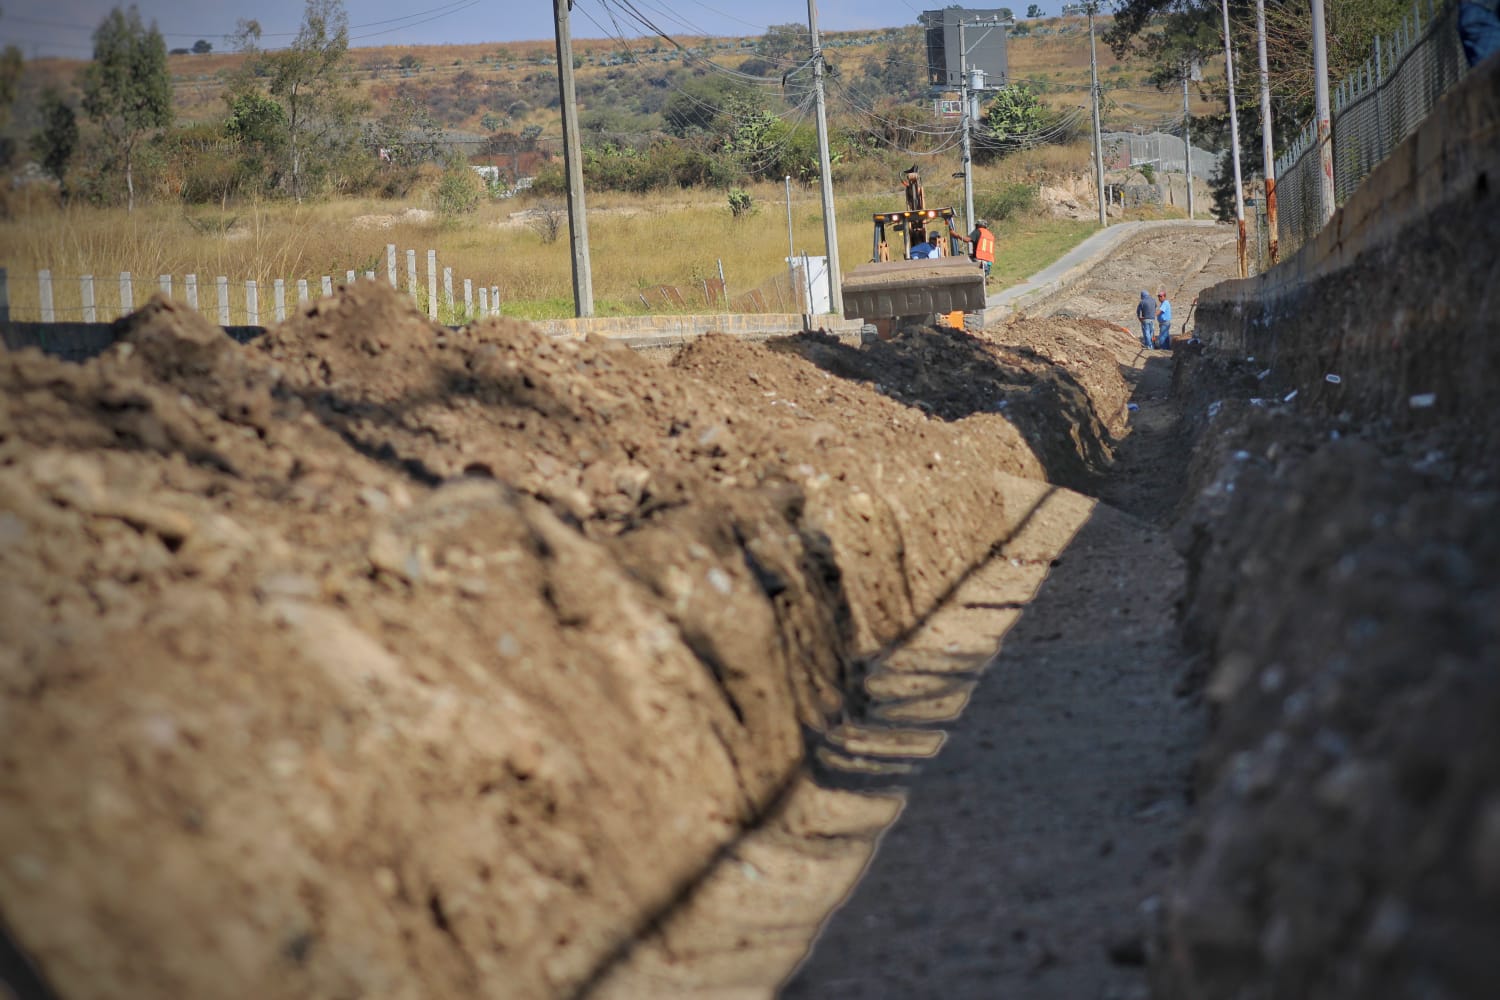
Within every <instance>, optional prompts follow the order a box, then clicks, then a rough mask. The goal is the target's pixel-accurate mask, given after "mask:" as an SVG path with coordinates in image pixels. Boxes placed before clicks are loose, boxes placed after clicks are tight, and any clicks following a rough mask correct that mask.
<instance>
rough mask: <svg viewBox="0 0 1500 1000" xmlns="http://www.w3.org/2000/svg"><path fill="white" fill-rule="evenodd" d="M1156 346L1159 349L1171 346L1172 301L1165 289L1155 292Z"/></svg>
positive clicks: (1165, 349) (1167, 348)
mask: <svg viewBox="0 0 1500 1000" xmlns="http://www.w3.org/2000/svg"><path fill="white" fill-rule="evenodd" d="M1156 347H1157V350H1161V351H1168V350H1171V348H1172V302H1171V300H1169V299H1168V298H1167V293H1166V291H1165V290H1161V291H1158V292H1157V293H1156Z"/></svg>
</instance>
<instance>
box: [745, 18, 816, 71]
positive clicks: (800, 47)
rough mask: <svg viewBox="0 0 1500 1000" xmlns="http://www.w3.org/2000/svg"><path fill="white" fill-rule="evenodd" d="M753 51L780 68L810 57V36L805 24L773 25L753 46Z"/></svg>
mask: <svg viewBox="0 0 1500 1000" xmlns="http://www.w3.org/2000/svg"><path fill="white" fill-rule="evenodd" d="M755 51H757V52H759V53H760V54H761V55H762V56H764V57H765V58H767V59H769V60H771V61H772V62H774V63H776V64H778V65H780V66H787V65H793V64H796V63H800V62H802V60H804V59H806V58H808V57H809V56H811V55H812V34H811V33H810V32H809V31H808V30H807V25H805V24H796V23H792V24H773V25H771V26H770V27H769V28H767V29H766V33H765V34H764V35H762V36H761V38H760V41H759V42H757V43H756V44H755Z"/></svg>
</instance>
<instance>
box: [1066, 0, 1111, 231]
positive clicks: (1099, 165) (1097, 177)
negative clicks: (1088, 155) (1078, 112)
mask: <svg viewBox="0 0 1500 1000" xmlns="http://www.w3.org/2000/svg"><path fill="white" fill-rule="evenodd" d="M1098 9H1099V0H1088V2H1087V3H1073V4H1064V5H1063V9H1062V12H1063V13H1064V14H1082V13H1087V14H1088V16H1089V78H1090V80H1091V81H1092V83H1091V87H1092V93H1091V97H1092V100H1091V101H1090V102H1089V103H1090V104H1092V105H1093V109H1094V184H1095V185H1096V186H1097V187H1098V188H1099V225H1101V226H1107V225H1109V217H1108V216H1107V215H1106V214H1105V210H1104V138H1103V132H1102V131H1101V129H1100V127H1099V59H1098V56H1097V54H1096V52H1095V49H1094V13H1095V12H1096V11H1097V10H1098Z"/></svg>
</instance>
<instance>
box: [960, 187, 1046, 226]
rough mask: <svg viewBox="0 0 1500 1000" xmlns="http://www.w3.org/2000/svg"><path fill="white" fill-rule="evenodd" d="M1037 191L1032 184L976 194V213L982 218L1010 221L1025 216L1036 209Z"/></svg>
mask: <svg viewBox="0 0 1500 1000" xmlns="http://www.w3.org/2000/svg"><path fill="white" fill-rule="evenodd" d="M1036 202H1037V189H1036V188H1034V187H1032V186H1031V185H1030V184H1007V185H1005V186H1004V187H1002V188H1001V189H1000V190H999V191H991V192H988V193H986V194H983V195H980V194H977V193H976V194H975V196H974V212H975V214H977V215H978V216H979V217H980V218H984V219H989V220H991V221H994V220H1004V219H1010V218H1013V217H1014V216H1017V215H1024V214H1026V213H1027V212H1030V211H1031V210H1032V209H1034V208H1035V207H1036Z"/></svg>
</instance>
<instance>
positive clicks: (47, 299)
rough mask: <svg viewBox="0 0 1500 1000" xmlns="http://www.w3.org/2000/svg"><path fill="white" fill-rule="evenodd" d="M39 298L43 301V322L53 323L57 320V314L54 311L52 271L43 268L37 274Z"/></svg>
mask: <svg viewBox="0 0 1500 1000" xmlns="http://www.w3.org/2000/svg"><path fill="white" fill-rule="evenodd" d="M36 286H37V287H36V291H37V296H38V297H39V298H40V299H41V300H42V322H43V323H52V322H55V321H56V320H57V314H56V313H55V312H54V311H53V309H52V271H51V269H49V268H45V267H44V268H42V269H41V270H40V271H38V272H37V273H36Z"/></svg>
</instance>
